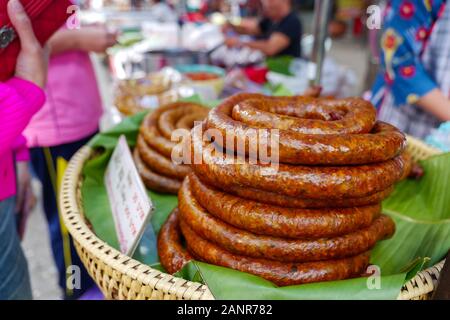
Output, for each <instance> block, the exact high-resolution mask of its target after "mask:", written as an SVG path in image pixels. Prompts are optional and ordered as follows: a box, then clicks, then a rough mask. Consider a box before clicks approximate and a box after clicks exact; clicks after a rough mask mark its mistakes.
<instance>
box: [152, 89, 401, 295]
mask: <svg viewBox="0 0 450 320" xmlns="http://www.w3.org/2000/svg"><path fill="white" fill-rule="evenodd" d="M198 129H199V128H194V129H193V130H192V131H191V135H192V145H193V148H194V151H198V150H201V160H202V161H201V162H198V161H197V162H194V164H193V165H192V169H193V173H191V174H189V175H188V177H187V178H186V179H185V180H184V182H183V184H182V187H181V189H180V191H179V206H178V208H177V209H175V210H174V212H173V213H172V214H171V216H170V217H169V219H168V221H167V222H166V223H165V225H164V226H163V228H162V230H161V232H160V234H159V239H158V250H159V255H160V260H161V263H162V265H163V266H164V267H165V268H166V269H167V271H169V272H171V273H173V272H175V271H177V270H179V269H180V268H181V267H182V266H183V265H184V264H185V263H186V262H187V261H189V260H190V259H191V258H194V259H197V260H200V261H205V262H208V263H212V264H216V265H220V266H224V267H229V268H233V269H237V270H240V271H244V272H248V273H252V274H255V275H258V276H261V277H263V278H265V279H267V280H269V281H272V282H274V283H275V284H277V285H280V286H285V285H293V284H302V283H310V282H317V281H329V280H339V279H346V278H351V277H356V276H360V275H362V274H364V272H365V270H366V267H367V265H368V264H369V258H370V249H371V248H372V247H373V246H374V245H375V244H376V243H377V241H380V240H383V239H386V238H388V237H390V236H392V234H393V233H394V231H395V225H394V222H393V221H392V220H391V219H390V218H389V217H388V216H385V215H383V214H381V205H380V202H381V201H382V200H383V199H384V198H386V197H387V196H388V195H389V194H390V192H391V191H392V188H393V187H392V186H393V184H394V183H395V182H397V181H398V180H400V179H401V178H402V177H403V176H404V175H405V173H406V171H407V170H408V167H409V165H408V164H409V162H410V161H409V160H410V159H409V158H408V156H407V155H406V154H405V153H404V148H405V143H406V141H405V137H404V135H403V134H402V133H401V132H399V131H398V130H397V129H396V128H394V127H392V126H391V125H389V124H386V123H382V122H378V121H376V114H375V110H374V108H373V106H372V105H371V104H370V103H368V102H366V101H364V100H362V99H358V98H350V99H342V100H334V99H320V98H309V97H292V98H271V97H265V96H261V95H254V94H239V95H236V96H234V97H231V98H229V99H228V100H226V101H225V102H223V103H222V104H221V105H220V106H218V107H217V108H215V109H214V110H212V111H211V112H210V113H209V115H208V117H207V119H206V121H205V122H204V124H203V128H201V129H203V131H202V130H198ZM211 129H215V130H211ZM252 129H268V130H266V131H264V132H265V135H266V136H270V135H271V134H275V133H274V131H271V130H270V129H277V130H278V131H277V132H276V134H277V136H278V140H279V144H278V147H277V150H276V151H277V153H278V159H279V165H278V166H277V167H276V169H274V167H273V166H272V165H271V164H268V163H266V162H263V161H261V159H259V158H257V159H256V161H250V160H251V159H250V153H249V150H250V149H249V147H250V144H251V142H249V139H247V138H246V137H248V136H249V134H248V133H249V130H252ZM205 130H206V131H205ZM202 132H203V133H204V134H202ZM208 132H209V133H208ZM211 132H216V133H217V132H219V133H220V134H221V135H222V136H223V137H231V139H224V140H220V139H217V136H220V134H219V135H216V137H214V138H213V137H211V136H208V134H210V133H211ZM258 139H259V138H258ZM212 140H213V141H214V144H215V147H216V148H214V149H213V150H211V149H208V148H207V144H208V142H210V141H212ZM223 141H227V142H226V143H224V142H223ZM239 144H241V145H245V146H246V147H247V148H246V149H244V153H242V152H237V151H236V146H237V145H239ZM268 147H269V149H270V148H271V146H268ZM231 149H232V150H231ZM274 151H275V150H269V153H270V152H274ZM230 155H231V156H230ZM253 160H255V159H253ZM181 235H182V236H183V237H184V240H185V243H186V246H187V250H186V249H184V246H183V245H182V237H181Z"/></svg>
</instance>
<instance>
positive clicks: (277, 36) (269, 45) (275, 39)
mask: <svg viewBox="0 0 450 320" xmlns="http://www.w3.org/2000/svg"><path fill="white" fill-rule="evenodd" d="M290 41H291V40H290V39H289V37H287V36H286V35H285V34H283V33H281V32H274V33H273V34H272V35H271V36H270V38H269V39H267V40H255V41H249V42H244V43H242V44H243V45H244V46H247V47H249V48H252V49H256V50H260V51H261V52H262V53H264V54H265V55H266V56H269V57H270V56H275V55H277V54H278V53H280V52H281V51H283V50H284V49H286V48H287V47H288V46H289V44H290Z"/></svg>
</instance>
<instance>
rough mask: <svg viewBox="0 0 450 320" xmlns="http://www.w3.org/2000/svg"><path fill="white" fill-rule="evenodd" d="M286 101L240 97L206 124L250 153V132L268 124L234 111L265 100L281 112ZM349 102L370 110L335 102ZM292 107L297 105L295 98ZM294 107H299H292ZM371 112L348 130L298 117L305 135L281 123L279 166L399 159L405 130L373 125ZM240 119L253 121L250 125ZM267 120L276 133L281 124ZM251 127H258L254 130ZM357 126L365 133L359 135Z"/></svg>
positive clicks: (212, 114) (355, 101)
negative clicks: (284, 164) (259, 123)
mask: <svg viewBox="0 0 450 320" xmlns="http://www.w3.org/2000/svg"><path fill="white" fill-rule="evenodd" d="M286 99H289V98H281V102H280V98H271V97H265V96H262V95H258V94H238V95H235V96H233V97H231V98H229V99H227V100H225V101H224V102H223V103H222V104H221V105H219V106H218V107H216V108H215V109H213V110H212V111H211V112H210V113H209V115H208V117H207V122H206V126H207V128H208V129H216V130H218V131H219V132H221V134H222V136H224V137H226V136H227V135H232V139H234V143H235V145H237V144H238V143H239V144H243V145H245V146H246V149H245V150H248V149H249V139H247V137H248V136H249V132H250V131H254V130H255V129H260V128H261V127H263V126H262V125H258V124H255V123H254V122H252V121H250V119H251V114H247V117H242V116H241V117H239V118H238V120H236V119H234V118H233V111H234V115H235V116H236V114H243V115H245V114H246V113H245V112H243V111H242V109H243V107H242V104H244V105H245V104H246V103H249V102H251V101H258V100H264V101H265V104H269V105H271V106H269V107H268V108H266V110H271V109H272V110H273V109H275V111H276V110H277V104H280V103H282V102H283V100H286ZM302 99H303V100H304V99H306V98H300V100H302ZM307 99H311V98H307ZM314 101H316V102H314ZM320 101H321V99H312V100H311V102H309V103H306V104H305V105H306V107H308V105H310V104H311V103H313V104H316V105H317V106H320V104H321V102H320ZM322 101H323V102H322V104H327V103H329V102H327V100H323V99H322ZM349 102H350V103H352V104H353V105H361V106H362V110H361V111H363V112H364V111H366V110H367V109H368V107H367V102H365V101H364V100H362V99H357V98H353V99H344V100H343V101H341V102H335V103H338V104H339V103H340V104H346V103H347V104H348V103H349ZM332 103H333V102H332ZM292 104H294V105H295V104H296V101H295V98H294V100H293V101H292ZM261 105H264V102H262V103H260V104H259V105H258V104H257V106H258V107H261ZM300 106H302V102H300ZM288 107H289V106H288ZM292 109H296V108H294V107H292ZM371 109H372V112H366V113H367V114H368V115H367V117H364V118H365V120H364V121H363V123H360V122H359V121H357V120H356V119H355V121H353V122H354V123H356V124H357V126H356V127H357V128H354V129H346V128H345V127H343V124H341V125H340V126H339V125H338V126H337V128H334V127H335V125H336V121H325V120H320V119H297V121H301V123H303V125H304V126H303V127H301V128H302V130H303V132H296V131H295V128H294V129H293V128H290V127H289V128H288V127H287V126H286V125H284V126H283V125H280V126H279V127H280V128H282V129H278V130H279V160H280V162H281V163H290V164H304V165H354V164H368V163H377V162H382V161H386V160H389V159H392V158H394V157H395V156H397V155H399V154H400V153H401V152H402V150H403V149H404V148H405V146H406V138H405V136H404V135H403V134H402V133H401V132H400V131H398V130H397V129H396V128H395V127H393V126H391V125H389V124H386V123H382V122H378V123H376V124H375V126H373V122H374V120H375V119H374V114H375V113H374V112H375V109H374V108H373V107H371ZM239 110H240V111H239ZM246 111H248V110H246ZM272 117H278V118H280V117H281V118H282V116H280V115H278V116H274V115H272ZM366 118H367V119H366ZM353 119H354V118H352V119H350V120H353ZM240 120H243V121H250V124H248V123H246V122H241V121H240ZM347 120H349V119H347ZM253 121H254V120H253ZM267 122H268V124H267V125H268V126H267V127H264V128H267V129H274V127H273V126H270V125H269V124H271V125H275V126H276V124H277V122H276V121H269V120H268V121H267ZM278 122H280V121H278ZM345 123H346V124H348V123H349V122H348V121H346V122H345ZM252 124H253V125H255V126H252ZM368 125H370V128H372V126H373V128H372V130H371V131H370V132H365V131H367V128H368ZM350 127H352V126H350ZM358 128H359V131H360V134H354V133H357V131H358ZM346 130H347V131H346ZM305 132H306V133H305ZM333 132H334V133H333ZM271 134H272V133H271V131H270V130H268V136H269V137H270V135H271ZM269 139H270V138H269ZM223 147H224V146H223Z"/></svg>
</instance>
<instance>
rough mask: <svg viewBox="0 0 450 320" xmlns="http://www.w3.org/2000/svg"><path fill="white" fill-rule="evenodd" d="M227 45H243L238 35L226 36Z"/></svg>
mask: <svg viewBox="0 0 450 320" xmlns="http://www.w3.org/2000/svg"><path fill="white" fill-rule="evenodd" d="M225 45H226V46H227V47H228V48H236V47H239V46H240V45H241V41H240V40H239V38H236V37H232V38H226V39H225Z"/></svg>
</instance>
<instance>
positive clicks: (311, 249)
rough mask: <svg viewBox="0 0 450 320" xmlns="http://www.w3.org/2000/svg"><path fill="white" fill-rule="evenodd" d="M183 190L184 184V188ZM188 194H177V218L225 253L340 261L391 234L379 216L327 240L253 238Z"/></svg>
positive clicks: (387, 221)
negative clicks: (225, 251) (213, 214)
mask: <svg viewBox="0 0 450 320" xmlns="http://www.w3.org/2000/svg"><path fill="white" fill-rule="evenodd" d="M185 186H186V184H185ZM189 192H190V191H189V190H186V188H182V189H181V190H180V193H179V210H180V217H181V218H182V219H183V221H184V222H186V223H187V224H188V225H189V227H190V228H191V229H192V230H193V231H195V233H196V234H198V235H199V236H201V237H202V238H204V239H206V240H208V241H210V242H212V243H214V244H216V245H218V246H220V247H222V248H224V249H226V250H227V251H229V252H232V253H235V254H238V255H245V256H249V257H253V258H267V259H272V260H277V261H284V262H307V261H319V260H329V259H337V258H344V257H348V256H354V255H357V254H360V253H362V252H365V251H368V250H370V249H371V248H372V247H373V246H374V245H375V244H376V242H377V241H379V240H383V239H385V238H388V237H390V236H391V235H392V234H393V233H394V230H395V225H394V222H393V221H392V219H391V218H389V217H388V216H384V215H382V216H380V217H379V218H377V219H376V220H375V221H374V222H373V223H372V224H371V225H370V226H369V227H367V228H364V229H361V230H358V231H355V232H353V233H348V234H345V235H343V236H339V237H335V238H329V239H311V240H309V239H308V240H300V239H295V240H294V239H285V238H279V237H273V236H263V235H255V234H253V233H251V232H248V231H246V230H242V229H238V228H236V227H233V226H231V225H229V224H227V223H225V222H223V221H221V220H219V219H217V218H215V217H213V216H212V215H210V214H208V213H207V212H206V211H205V210H204V209H203V208H202V207H201V206H200V205H199V204H198V202H197V201H196V200H195V198H193V197H189Z"/></svg>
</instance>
